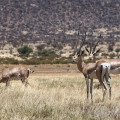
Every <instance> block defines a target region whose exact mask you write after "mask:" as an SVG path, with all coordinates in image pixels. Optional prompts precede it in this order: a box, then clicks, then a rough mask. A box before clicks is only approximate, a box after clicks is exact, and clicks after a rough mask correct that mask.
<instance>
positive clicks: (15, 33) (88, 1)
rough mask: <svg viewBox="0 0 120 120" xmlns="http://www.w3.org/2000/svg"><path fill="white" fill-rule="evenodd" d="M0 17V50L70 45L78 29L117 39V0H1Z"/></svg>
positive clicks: (119, 33) (119, 13)
mask: <svg viewBox="0 0 120 120" xmlns="http://www.w3.org/2000/svg"><path fill="white" fill-rule="evenodd" d="M0 16H1V17H0V43H1V44H0V47H1V50H5V48H4V47H5V45H6V44H8V45H9V46H11V45H12V46H13V47H19V46H22V45H23V44H30V45H31V44H32V46H33V48H34V49H35V50H36V47H35V46H36V45H39V44H41V43H45V44H46V45H49V44H50V43H52V42H55V41H57V42H61V43H64V44H66V43H67V44H68V43H69V44H70V46H71V45H72V44H73V42H74V41H75V39H76V36H75V35H76V34H75V33H76V32H77V31H78V30H79V31H80V33H81V34H83V33H84V31H87V32H91V31H92V32H93V31H94V36H98V35H99V34H100V33H101V34H102V35H103V36H104V37H105V40H108V42H110V41H111V39H112V40H114V41H118V40H119V38H120V1H119V0H94V1H93V0H74V1H72V0H33V1H31V0H25V1H24V0H20V1H19V0H14V1H13V0H0ZM89 37H90V36H89ZM101 44H102V43H101ZM61 46H64V45H61ZM7 48H8V47H7ZM10 48H11V47H9V49H8V52H9V51H10ZM48 48H49V46H48ZM50 48H51V47H50ZM52 48H54V46H52ZM55 50H59V48H57V49H55Z"/></svg>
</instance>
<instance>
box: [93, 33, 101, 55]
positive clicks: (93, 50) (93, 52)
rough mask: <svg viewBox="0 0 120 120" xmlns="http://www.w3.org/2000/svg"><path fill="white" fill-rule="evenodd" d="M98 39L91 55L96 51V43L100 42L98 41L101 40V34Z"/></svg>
mask: <svg viewBox="0 0 120 120" xmlns="http://www.w3.org/2000/svg"><path fill="white" fill-rule="evenodd" d="M99 38H100V39H99V40H98V41H97V43H96V44H95V47H94V48H93V51H92V53H94V52H95V49H96V47H97V45H98V43H99V42H100V40H101V38H102V36H101V34H100V36H99Z"/></svg>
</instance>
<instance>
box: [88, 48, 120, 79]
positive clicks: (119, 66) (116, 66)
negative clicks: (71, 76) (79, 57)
mask: <svg viewBox="0 0 120 120" xmlns="http://www.w3.org/2000/svg"><path fill="white" fill-rule="evenodd" d="M90 48H91V46H90ZM95 48H96V47H95ZM86 50H87V49H86ZM87 52H88V53H89V50H87ZM96 55H97V54H93V53H91V54H89V59H90V60H91V61H92V62H94V61H96ZM96 62H107V63H109V64H110V66H111V69H110V73H111V74H120V59H100V60H98V61H96ZM98 71H99V69H98V70H96V74H98V77H100V75H99V72H98Z"/></svg>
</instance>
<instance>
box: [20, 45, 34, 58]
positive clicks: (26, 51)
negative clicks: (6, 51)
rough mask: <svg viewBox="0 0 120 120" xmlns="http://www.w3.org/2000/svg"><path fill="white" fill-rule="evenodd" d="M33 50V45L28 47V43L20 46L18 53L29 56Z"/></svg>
mask: <svg viewBox="0 0 120 120" xmlns="http://www.w3.org/2000/svg"><path fill="white" fill-rule="evenodd" d="M31 52H33V49H32V48H31V47H28V46H27V45H25V46H23V47H21V48H18V53H19V54H20V55H21V56H25V57H28V56H29V54H30V53H31Z"/></svg>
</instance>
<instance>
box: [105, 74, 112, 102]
mask: <svg viewBox="0 0 120 120" xmlns="http://www.w3.org/2000/svg"><path fill="white" fill-rule="evenodd" d="M105 80H106V82H107V85H108V87H109V99H110V100H111V85H110V77H109V75H105Z"/></svg>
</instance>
